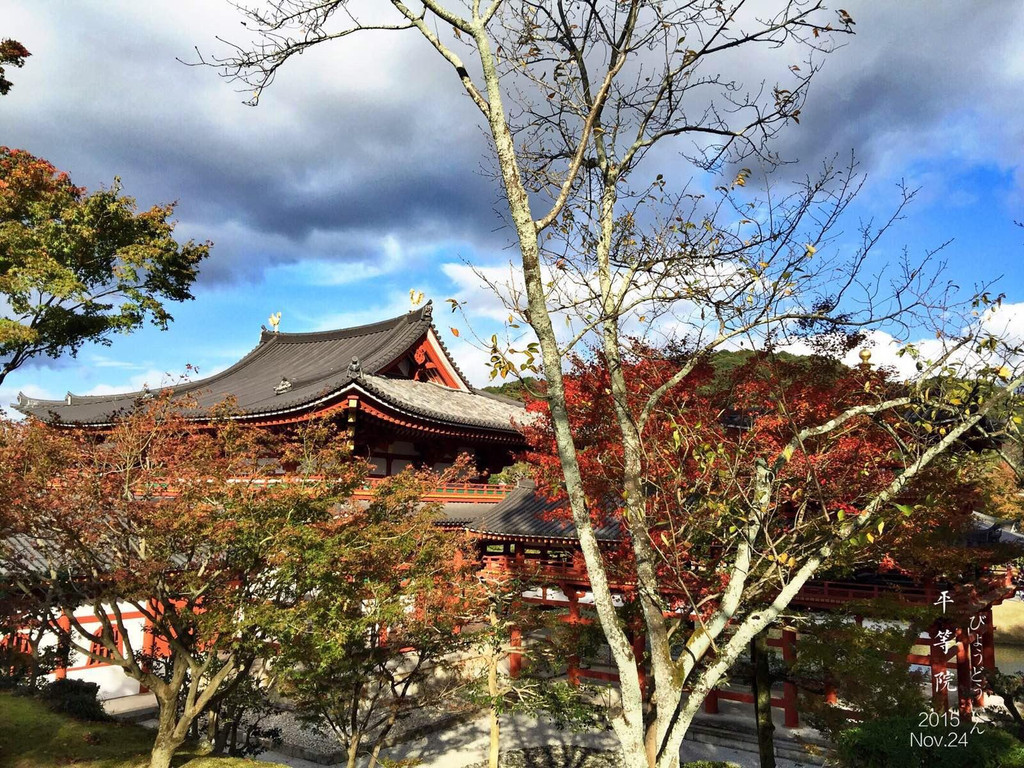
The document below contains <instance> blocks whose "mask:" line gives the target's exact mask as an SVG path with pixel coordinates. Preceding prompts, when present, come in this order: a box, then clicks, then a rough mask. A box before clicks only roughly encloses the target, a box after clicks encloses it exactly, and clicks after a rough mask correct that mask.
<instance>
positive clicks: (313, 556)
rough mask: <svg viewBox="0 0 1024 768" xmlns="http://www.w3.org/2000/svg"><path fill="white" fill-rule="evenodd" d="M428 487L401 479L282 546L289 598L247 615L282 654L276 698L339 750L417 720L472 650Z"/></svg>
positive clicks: (463, 568)
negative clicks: (456, 657) (427, 500)
mask: <svg viewBox="0 0 1024 768" xmlns="http://www.w3.org/2000/svg"><path fill="white" fill-rule="evenodd" d="M437 482H438V478H437V476H435V475H433V474H431V473H428V472H413V471H411V470H407V471H405V472H403V473H402V474H400V475H397V476H394V477H391V478H387V479H386V480H384V481H382V482H381V483H380V484H379V485H378V486H376V488H375V489H374V495H373V497H372V499H371V500H370V502H369V504H368V505H366V506H361V505H358V506H356V505H354V506H352V507H350V508H349V509H346V510H344V511H343V512H342V513H339V514H338V515H337V516H336V517H335V518H334V519H333V520H331V521H325V522H324V523H323V524H322V525H320V526H318V527H316V528H307V529H302V530H296V531H295V535H294V536H293V537H292V538H291V539H290V540H284V541H282V542H281V549H280V552H279V566H280V567H279V570H278V571H277V573H276V574H275V575H276V577H277V578H279V579H280V583H281V584H287V585H289V586H288V593H289V597H288V598H286V599H282V600H281V601H276V602H275V603H268V604H266V605H264V606H252V607H250V608H247V609H246V610H247V615H248V617H249V619H250V620H251V621H252V622H254V624H257V625H260V626H262V627H264V628H265V629H266V630H267V631H268V632H269V633H271V634H272V635H273V636H274V637H275V638H276V639H277V640H278V642H279V643H280V655H279V658H278V660H277V661H276V662H275V665H274V669H275V670H277V672H278V674H279V676H280V677H279V679H280V684H281V690H282V693H283V694H284V695H285V696H287V697H288V698H289V700H290V701H292V702H293V703H294V704H295V706H296V711H297V713H298V714H299V715H300V717H302V718H303V719H304V720H305V721H306V722H307V723H309V724H311V725H312V726H314V727H316V728H317V729H319V730H321V731H324V732H326V733H329V734H331V735H333V736H334V737H335V738H337V739H338V741H339V742H340V743H341V744H342V745H343V747H344V748H345V749H349V748H352V747H354V748H356V749H359V748H360V747H361V745H363V744H370V745H377V744H379V743H381V742H382V741H383V739H384V738H385V737H386V736H387V735H388V733H390V732H391V730H392V729H393V728H394V727H395V725H396V724H397V723H398V722H399V721H401V720H402V719H404V718H405V717H407V716H408V715H409V714H411V713H412V712H413V711H415V709H417V708H420V707H424V706H431V705H433V704H437V703H440V702H442V701H446V700H447V699H448V697H449V696H450V695H452V692H453V690H454V689H455V688H457V687H458V685H459V680H458V679H457V675H456V674H455V669H454V666H455V665H454V664H453V663H452V662H451V659H453V654H458V653H459V652H460V651H463V650H464V649H465V648H467V647H468V646H469V645H470V644H471V636H470V635H469V633H464V632H461V631H460V630H461V629H462V627H463V626H464V625H465V624H466V623H467V622H468V621H469V620H470V619H471V618H472V617H474V616H478V615H479V606H478V604H477V603H475V602H474V600H475V592H474V589H475V587H476V586H477V584H478V580H477V579H476V577H475V573H474V566H473V564H472V563H473V561H472V559H471V558H470V557H469V556H468V554H466V553H461V552H460V547H461V545H462V542H461V541H460V540H459V539H458V538H457V537H455V536H453V535H452V534H451V533H450V532H448V531H445V530H442V529H441V528H439V527H438V526H436V525H435V524H434V521H435V519H436V512H437V507H436V505H430V504H424V503H423V501H422V500H423V496H424V494H425V493H426V492H427V490H428V489H430V488H433V487H435V486H436V483H437Z"/></svg>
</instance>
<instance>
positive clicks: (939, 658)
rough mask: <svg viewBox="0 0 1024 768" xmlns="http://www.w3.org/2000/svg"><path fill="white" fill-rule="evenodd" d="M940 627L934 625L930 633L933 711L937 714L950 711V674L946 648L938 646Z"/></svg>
mask: <svg viewBox="0 0 1024 768" xmlns="http://www.w3.org/2000/svg"><path fill="white" fill-rule="evenodd" d="M937 632H938V627H937V626H936V625H934V624H933V625H932V626H931V629H930V630H929V632H928V637H929V638H930V639H931V653H930V654H929V657H930V661H931V672H932V709H934V710H935V711H936V712H945V711H946V710H948V709H949V674H948V671H947V670H946V656H947V652H946V647H945V645H936V643H935V637H936V633H937Z"/></svg>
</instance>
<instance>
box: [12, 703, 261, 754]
mask: <svg viewBox="0 0 1024 768" xmlns="http://www.w3.org/2000/svg"><path fill="white" fill-rule="evenodd" d="M152 747H153V731H151V730H150V729H148V728H143V727H142V726H141V725H135V724H134V723H119V722H117V721H114V720H111V721H108V722H102V723H94V722H85V721H81V720H74V719H72V718H70V717H68V716H66V715H60V714H57V713H55V712H51V711H50V710H49V709H47V707H46V706H45V705H43V704H42V703H41V702H39V701H37V700H35V699H32V698H28V697H26V696H12V695H11V694H9V693H0V768H66V767H67V766H80V768H146V766H148V765H149V751H150V749H152ZM186 764H187V765H188V768H252V766H256V765H259V766H260V768H273V765H272V764H270V763H255V762H253V761H251V760H242V759H236V758H211V757H207V756H205V754H204V752H203V751H202V750H198V749H189V748H187V747H186V748H183V749H182V750H181V751H179V752H178V754H176V755H175V756H174V766H175V768H183V767H184V766H185V765H186Z"/></svg>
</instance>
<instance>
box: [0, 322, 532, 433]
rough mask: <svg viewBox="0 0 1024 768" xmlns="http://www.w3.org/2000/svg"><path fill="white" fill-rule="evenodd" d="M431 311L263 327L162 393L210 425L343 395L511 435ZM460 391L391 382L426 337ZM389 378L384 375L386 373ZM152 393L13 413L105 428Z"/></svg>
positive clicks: (25, 403)
mask: <svg viewBox="0 0 1024 768" xmlns="http://www.w3.org/2000/svg"><path fill="white" fill-rule="evenodd" d="M432 329H433V326H432V323H431V305H430V304H429V303H428V304H427V305H425V306H424V307H422V308H421V309H416V310H413V311H412V312H409V313H407V314H405V315H400V316H398V317H394V318H391V319H389V320H384V321H381V322H378V323H372V324H370V325H361V326H357V327H354V328H342V329H338V330H334V331H321V332H316V333H272V332H269V331H267V330H265V329H264V331H263V333H262V334H261V335H260V341H259V344H258V345H257V346H256V348H255V349H253V350H252V351H251V352H250V353H249V354H247V355H246V356H245V357H243V358H242V359H241V360H239V361H238V362H237V363H235V364H234V365H232V366H231V367H230V368H228V369H226V370H224V371H222V372H220V373H218V374H215V375H213V376H210V377H207V378H205V379H199V380H197V381H194V382H188V383H186V384H180V385H177V386H174V387H169V388H168V389H169V390H170V391H171V393H172V397H185V396H188V397H190V398H193V399H194V402H195V407H194V408H190V409H189V410H187V411H186V415H187V416H189V417H191V418H196V419H203V418H206V417H208V415H209V413H210V409H212V408H213V407H215V406H217V405H219V404H221V403H223V402H224V401H225V399H226V398H228V397H232V398H234V400H235V408H234V412H235V413H236V414H237V417H238V418H243V419H266V418H278V417H287V416H289V415H299V414H301V413H303V412H309V411H312V410H317V409H318V408H320V407H325V406H326V405H328V404H330V403H332V402H337V401H338V400H339V399H340V398H342V397H344V396H346V395H347V394H349V393H359V392H360V391H361V392H365V393H369V394H370V395H371V396H373V397H374V398H375V399H377V400H379V401H381V402H382V403H384V404H386V405H388V406H390V407H392V408H394V409H396V410H398V411H400V412H403V413H408V414H413V415H415V416H418V417H420V418H423V419H426V420H429V421H434V422H441V423H443V424H451V425H457V426H472V427H477V428H485V429H489V430H498V431H502V432H508V433H515V432H517V431H518V430H517V429H516V428H515V427H514V426H513V421H520V420H522V418H523V416H524V410H523V407H522V404H520V403H517V402H515V401H511V400H507V399H505V398H498V397H494V396H491V395H488V394H486V393H481V392H477V391H476V390H473V389H471V388H470V387H469V385H468V383H467V382H466V380H465V376H464V375H462V373H461V372H460V371H459V370H458V368H457V366H456V365H455V362H454V361H453V360H451V357H450V356H449V355H448V353H447V350H445V349H444V346H443V345H441V344H440V340H439V339H437V337H436V334H433V333H431V332H432ZM428 334H429V335H431V336H432V337H433V338H434V339H436V341H437V345H438V347H439V348H440V353H441V354H442V355H444V357H445V358H446V362H447V363H449V364H450V366H451V370H453V371H454V372H455V374H456V377H457V379H458V380H459V383H461V384H463V385H464V386H465V389H455V388H452V387H446V386H443V385H440V384H433V383H429V382H422V381H414V380H412V379H409V378H404V379H402V378H390V377H389V376H390V375H401V374H397V373H396V371H395V365H396V363H397V362H398V361H400V360H401V359H403V357H405V356H407V355H408V354H409V353H410V351H411V350H413V349H414V348H415V347H416V346H417V345H418V344H420V343H422V342H423V340H424V339H426V338H427V336H428ZM385 373H387V374H389V375H382V374H385ZM153 394H154V393H153V392H151V391H148V390H143V391H141V392H124V393H119V394H114V395H97V396H80V395H73V394H71V393H70V392H69V393H68V395H67V397H66V398H65V399H64V400H40V399H36V398H30V397H26V396H25V395H23V394H21V393H19V394H18V402H17V403H15V404H14V407H15V408H16V409H17V410H18V411H21V412H22V413H24V414H27V415H31V416H35V417H37V418H39V419H42V420H44V421H48V422H51V423H56V424H67V425H76V424H80V425H87V426H106V425H109V424H111V423H112V422H113V421H114V420H115V419H116V418H117V417H118V416H119V415H123V414H125V413H127V412H129V411H131V410H133V409H134V408H136V407H138V405H139V404H140V403H142V402H144V401H145V400H146V399H148V398H150V397H152V396H153Z"/></svg>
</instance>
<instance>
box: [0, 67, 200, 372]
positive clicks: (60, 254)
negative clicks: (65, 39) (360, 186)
mask: <svg viewBox="0 0 1024 768" xmlns="http://www.w3.org/2000/svg"><path fill="white" fill-rule="evenodd" d="M0 72H2V70H0ZM0 84H2V79H0ZM173 212H174V204H168V205H155V206H153V207H152V208H150V209H149V210H147V211H141V212H140V211H139V210H138V208H137V205H136V202H135V200H134V198H131V197H128V196H126V195H122V194H121V183H120V181H119V180H118V179H116V178H115V179H114V183H113V185H112V186H111V187H109V188H104V189H100V190H98V191H95V192H92V193H87V192H86V190H85V189H84V188H82V187H77V186H75V185H74V184H72V183H71V178H70V177H69V176H68V174H67V173H64V172H61V171H58V170H57V168H56V167H54V166H53V164H51V163H49V162H47V161H46V160H43V159H41V158H38V157H35V156H33V155H31V154H29V153H28V152H26V151H24V150H20V149H11V148H9V147H0V299H2V310H0V383H2V382H3V380H4V379H5V378H6V376H7V375H8V374H9V373H10V372H11V371H13V370H15V369H17V368H18V367H19V366H21V365H23V364H24V363H25V361H27V360H29V359H31V358H33V357H36V356H38V355H47V356H49V357H58V356H60V355H62V354H64V353H68V352H69V353H71V354H75V353H76V352H77V351H78V350H79V348H81V346H82V345H83V344H85V343H86V342H98V343H101V344H109V343H110V336H111V334H113V333H115V332H118V333H128V332H131V331H134V330H136V329H137V328H139V327H140V326H141V325H142V324H143V323H144V322H145V321H146V320H150V321H151V322H152V323H153V324H154V325H156V326H158V327H160V328H166V327H167V324H168V322H170V321H171V320H172V319H173V318H172V317H171V314H170V313H169V312H168V311H167V308H166V307H165V303H166V302H173V301H185V300H187V299H191V298H192V294H191V286H192V283H193V282H194V281H195V279H196V275H197V274H198V269H199V263H200V262H201V261H202V260H203V259H204V258H206V257H207V256H208V255H209V249H210V244H209V243H202V244H197V243H195V242H193V241H191V240H189V241H188V242H186V243H181V244H179V243H178V242H177V241H176V240H175V239H174V237H173V233H174V222H172V221H171V220H170V217H171V215H172V214H173Z"/></svg>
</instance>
